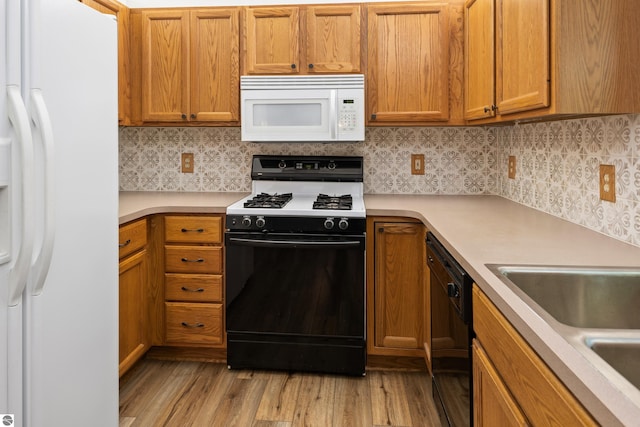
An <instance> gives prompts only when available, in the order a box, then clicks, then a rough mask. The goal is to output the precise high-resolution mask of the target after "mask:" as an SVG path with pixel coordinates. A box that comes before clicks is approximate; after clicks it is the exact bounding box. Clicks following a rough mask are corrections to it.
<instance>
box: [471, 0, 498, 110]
mask: <svg viewBox="0 0 640 427" xmlns="http://www.w3.org/2000/svg"><path fill="white" fill-rule="evenodd" d="M494 5H495V0H467V2H466V3H465V5H464V22H465V37H464V49H465V51H464V61H465V67H464V94H465V97H464V118H465V119H467V120H473V119H478V118H485V117H491V116H495V108H492V107H494V105H495V98H494V97H495V83H494V82H495V81H494V72H495V66H496V65H495V47H494V40H495V31H494V28H495V23H494Z"/></svg>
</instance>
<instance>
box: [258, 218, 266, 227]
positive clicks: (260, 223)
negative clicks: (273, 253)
mask: <svg viewBox="0 0 640 427" xmlns="http://www.w3.org/2000/svg"><path fill="white" fill-rule="evenodd" d="M265 223H266V221H265V220H264V217H262V216H259V217H258V218H257V219H256V227H258V228H262V227H264V224H265Z"/></svg>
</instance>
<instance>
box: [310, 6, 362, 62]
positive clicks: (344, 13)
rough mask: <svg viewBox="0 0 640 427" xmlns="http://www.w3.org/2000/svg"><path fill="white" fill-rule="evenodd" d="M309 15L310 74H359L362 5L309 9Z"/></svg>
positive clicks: (314, 7) (311, 7)
mask: <svg viewBox="0 0 640 427" xmlns="http://www.w3.org/2000/svg"><path fill="white" fill-rule="evenodd" d="M306 13H307V32H306V47H307V49H306V54H307V72H309V73H357V72H360V45H361V43H360V37H361V36H360V6H352V5H348V6H335V5H332V6H310V7H309V8H308V9H307V12H306Z"/></svg>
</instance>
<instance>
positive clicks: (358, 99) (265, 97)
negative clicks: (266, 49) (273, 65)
mask: <svg viewBox="0 0 640 427" xmlns="http://www.w3.org/2000/svg"><path fill="white" fill-rule="evenodd" d="M240 99H241V117H242V119H241V120H242V121H241V126H242V140H243V141H254V142H259V141H272V142H280V141H294V142H300V141H321V142H357V141H364V75H362V74H343V75H342V74H341V75H321V76H315V75H314V76H242V77H241V78H240Z"/></svg>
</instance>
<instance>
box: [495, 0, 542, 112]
mask: <svg viewBox="0 0 640 427" xmlns="http://www.w3.org/2000/svg"><path fill="white" fill-rule="evenodd" d="M496 2H497V4H496V21H497V23H498V27H497V34H496V37H497V42H496V105H497V107H498V111H499V112H500V114H509V113H516V112H518V111H525V110H532V109H537V108H541V107H547V106H548V105H549V87H550V76H549V73H550V67H549V60H550V57H549V44H550V37H551V34H550V31H549V0H528V1H521V0H496Z"/></svg>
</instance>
